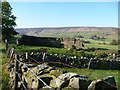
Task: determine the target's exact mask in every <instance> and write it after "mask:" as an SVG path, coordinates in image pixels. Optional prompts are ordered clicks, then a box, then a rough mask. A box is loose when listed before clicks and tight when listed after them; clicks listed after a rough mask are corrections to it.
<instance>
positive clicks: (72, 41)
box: [63, 38, 84, 49]
mask: <svg viewBox="0 0 120 90" xmlns="http://www.w3.org/2000/svg"><path fill="white" fill-rule="evenodd" d="M63 43H64V48H72V47H73V46H74V47H75V48H76V49H80V48H84V44H83V43H82V42H81V41H80V39H70V38H65V39H64V41H63Z"/></svg>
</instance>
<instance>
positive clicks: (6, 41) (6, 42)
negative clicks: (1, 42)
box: [5, 39, 9, 52]
mask: <svg viewBox="0 0 120 90" xmlns="http://www.w3.org/2000/svg"><path fill="white" fill-rule="evenodd" d="M5 44H6V48H5V49H6V52H7V51H8V45H9V44H8V40H7V39H5Z"/></svg>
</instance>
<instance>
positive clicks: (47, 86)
mask: <svg viewBox="0 0 120 90" xmlns="http://www.w3.org/2000/svg"><path fill="white" fill-rule="evenodd" d="M16 61H17V62H18V63H21V64H23V65H24V66H26V67H27V69H28V71H30V72H31V73H32V74H33V75H34V76H35V77H36V78H37V79H38V80H39V81H41V82H42V83H43V84H44V86H45V87H46V88H50V89H52V87H50V86H49V85H47V84H46V83H45V82H44V81H43V80H42V79H41V78H40V77H39V76H37V75H36V74H35V72H34V71H33V70H31V69H30V68H29V67H28V66H27V65H26V64H25V63H23V62H21V61H19V60H18V59H16ZM15 73H17V74H18V72H15ZM18 76H19V74H18ZM24 88H25V85H24ZM52 90H54V89H52Z"/></svg>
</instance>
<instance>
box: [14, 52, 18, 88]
mask: <svg viewBox="0 0 120 90" xmlns="http://www.w3.org/2000/svg"><path fill="white" fill-rule="evenodd" d="M17 60H19V55H17V54H16V55H15V86H14V88H15V90H17V89H18V74H17V73H16V72H18V68H19V67H18V61H17Z"/></svg>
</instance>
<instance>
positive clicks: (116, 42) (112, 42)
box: [109, 39, 118, 45]
mask: <svg viewBox="0 0 120 90" xmlns="http://www.w3.org/2000/svg"><path fill="white" fill-rule="evenodd" d="M109 44H110V45H118V41H117V40H115V39H113V40H112V41H111V42H110V43H109Z"/></svg>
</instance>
